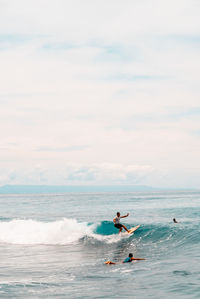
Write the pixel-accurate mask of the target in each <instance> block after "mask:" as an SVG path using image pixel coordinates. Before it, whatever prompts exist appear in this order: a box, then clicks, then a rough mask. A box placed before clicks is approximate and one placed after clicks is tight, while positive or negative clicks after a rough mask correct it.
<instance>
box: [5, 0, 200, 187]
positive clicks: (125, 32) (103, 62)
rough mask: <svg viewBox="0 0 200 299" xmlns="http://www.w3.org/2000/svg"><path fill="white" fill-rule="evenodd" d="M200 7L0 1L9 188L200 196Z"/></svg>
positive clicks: (179, 2) (136, 0) (139, 0)
mask: <svg viewBox="0 0 200 299" xmlns="http://www.w3.org/2000/svg"><path fill="white" fill-rule="evenodd" d="M199 15H200V1H199V0H173V1H172V0H168V1H164V0H157V1H156V0H123V1H122V0H106V1H105V0H73V1H69V0H34V1H33V0H29V1H27V0H18V1H15V0H0V185H5V184H27V185H29V184H43V185H51V184H53V185H120V184H121V185H148V186H153V187H164V188H198V187H199V177H200V84H199V78H200V18H199Z"/></svg>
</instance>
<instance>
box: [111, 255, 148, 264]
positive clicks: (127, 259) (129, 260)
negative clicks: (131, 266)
mask: <svg viewBox="0 0 200 299" xmlns="http://www.w3.org/2000/svg"><path fill="white" fill-rule="evenodd" d="M142 260H145V259H139V258H135V257H133V254H132V253H129V255H128V257H127V258H125V259H124V260H123V261H122V262H118V263H114V262H111V261H106V262H105V264H106V265H116V264H125V263H131V262H133V261H142Z"/></svg>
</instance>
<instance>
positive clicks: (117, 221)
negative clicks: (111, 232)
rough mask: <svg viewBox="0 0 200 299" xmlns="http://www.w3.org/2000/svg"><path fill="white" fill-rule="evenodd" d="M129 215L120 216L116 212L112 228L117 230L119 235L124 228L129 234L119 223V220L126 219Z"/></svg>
mask: <svg viewBox="0 0 200 299" xmlns="http://www.w3.org/2000/svg"><path fill="white" fill-rule="evenodd" d="M128 215H129V213H127V215H124V216H120V212H117V216H116V217H115V218H114V219H113V222H114V227H116V228H118V229H119V233H121V231H122V229H123V228H124V229H125V230H126V231H127V232H129V230H128V229H127V228H126V226H125V225H123V224H121V223H120V219H121V218H125V217H128Z"/></svg>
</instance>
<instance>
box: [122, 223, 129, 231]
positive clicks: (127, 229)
mask: <svg viewBox="0 0 200 299" xmlns="http://www.w3.org/2000/svg"><path fill="white" fill-rule="evenodd" d="M122 226H123V228H124V229H125V230H126V231H127V232H129V230H128V228H126V226H125V225H123V224H122Z"/></svg>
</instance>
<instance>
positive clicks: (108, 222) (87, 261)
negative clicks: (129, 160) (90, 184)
mask: <svg viewBox="0 0 200 299" xmlns="http://www.w3.org/2000/svg"><path fill="white" fill-rule="evenodd" d="M117 211H119V212H121V215H125V214H126V213H130V215H129V216H128V217H127V218H124V219H121V222H122V223H123V224H125V225H126V226H127V227H128V228H131V227H133V226H136V225H138V224H140V225H141V226H140V228H139V229H138V230H137V231H136V232H135V233H134V234H133V235H127V234H118V233H117V232H118V231H117V229H116V228H115V227H114V226H113V223H112V219H113V217H114V216H115V215H116V212H117ZM173 218H176V219H177V221H178V223H174V222H173V221H172V219H173ZM199 219H200V192H198V191H182V192H181V191H179V192H178V191H162V192H160V191H156V192H152V191H151V192H147V191H146V192H99V193H94V192H93V193H86V192H83V193H80V192H76V193H60V194H52V193H51V194H12V195H9V194H1V195H0V297H1V298H140V299H141V298H142V299H143V298H154V299H156V298H159V299H160V298H173V297H174V298H200V222H199ZM129 253H133V256H134V257H137V258H145V260H142V261H135V262H132V263H128V264H117V265H105V264H104V262H105V261H106V260H112V261H114V262H118V261H122V260H123V259H125V258H126V257H127V256H128V254H129Z"/></svg>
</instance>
